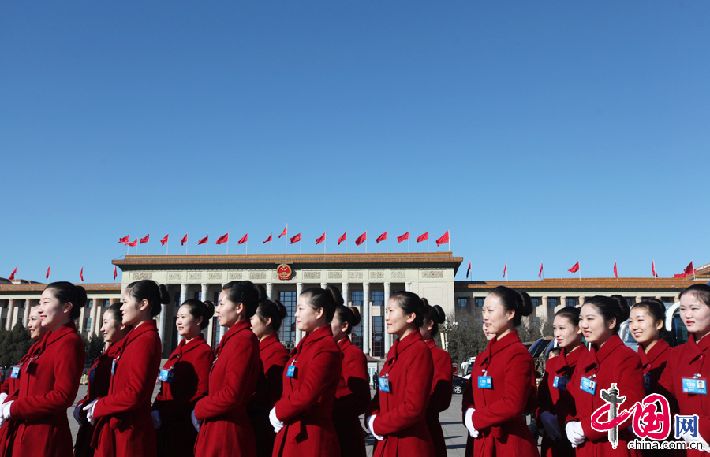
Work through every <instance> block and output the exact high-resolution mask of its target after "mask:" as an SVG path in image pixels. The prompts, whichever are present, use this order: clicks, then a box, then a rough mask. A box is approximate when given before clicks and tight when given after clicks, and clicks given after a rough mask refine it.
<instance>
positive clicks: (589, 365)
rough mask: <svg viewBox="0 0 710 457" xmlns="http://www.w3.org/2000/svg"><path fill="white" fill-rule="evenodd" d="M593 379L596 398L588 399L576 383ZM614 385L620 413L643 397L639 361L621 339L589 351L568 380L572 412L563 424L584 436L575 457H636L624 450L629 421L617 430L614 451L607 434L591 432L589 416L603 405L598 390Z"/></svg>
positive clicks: (614, 338) (591, 396)
mask: <svg viewBox="0 0 710 457" xmlns="http://www.w3.org/2000/svg"><path fill="white" fill-rule="evenodd" d="M594 375H596V377H595V378H594V380H595V381H596V383H597V385H596V394H595V395H591V394H589V393H586V392H584V391H582V389H581V388H580V383H581V379H582V377H583V376H584V377H587V378H591V377H592V376H594ZM612 382H614V383H616V385H617V387H618V388H619V395H621V396H625V397H626V401H625V402H624V403H622V404H621V406H620V409H627V408H630V407H631V406H632V405H633V404H634V403H636V402H637V401H640V400H642V399H643V397H644V396H645V393H644V390H643V374H642V371H641V359H640V358H639V356H638V354H636V353H635V352H634V351H632V350H631V349H629V348H628V347H627V346H626V345H624V343H623V342H622V341H621V339H620V338H619V337H618V336H616V335H614V336H612V337H611V338H609V339H608V340H607V341H606V343H604V344H603V345H602V347H601V348H599V349H597V348H596V347H594V346H593V347H592V349H591V350H590V351H589V352H588V353H587V354H585V355H584V357H581V358H580V359H579V361H578V362H577V367H576V369H575V370H574V374H573V375H572V379H570V381H569V383H568V384H567V390H568V391H569V393H570V394H571V395H572V398H574V409H575V411H573V412H570V416H571V417H568V420H567V422H569V421H570V420H575V421H580V422H581V423H582V430H583V431H584V436H585V437H586V438H587V439H586V441H584V443H582V444H581V445H580V446H579V447H577V456H578V457H581V456H585V457H586V456H628V455H640V454H639V453H638V451H636V450H630V449H628V448H627V445H626V443H627V442H628V440H629V439H633V438H634V436H633V433H632V432H629V431H628V429H627V427H628V426H629V425H630V424H631V422H630V421H627V422H625V423H624V424H623V425H622V426H621V427H619V444H618V446H617V448H616V449H613V448H612V447H611V443H610V442H609V439H608V434H607V432H597V431H595V430H594V429H592V426H591V415H592V413H593V412H594V411H595V410H596V409H597V408H599V407H600V406H602V405H604V403H605V402H604V401H603V400H602V399H601V397H600V393H601V390H602V389H608V388H609V387H610V386H611V383H612Z"/></svg>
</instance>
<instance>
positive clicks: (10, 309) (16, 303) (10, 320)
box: [5, 298, 30, 331]
mask: <svg viewBox="0 0 710 457" xmlns="http://www.w3.org/2000/svg"><path fill="white" fill-rule="evenodd" d="M20 303H22V306H23V313H22V325H23V326H25V327H27V321H28V320H29V315H30V299H29V298H25V299H14V298H10V299H8V300H7V318H6V319H5V330H8V331H9V330H12V328H13V327H14V326H15V325H17V321H18V319H19V318H20V316H19V313H20V308H19V307H20Z"/></svg>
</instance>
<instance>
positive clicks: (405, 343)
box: [387, 331, 422, 363]
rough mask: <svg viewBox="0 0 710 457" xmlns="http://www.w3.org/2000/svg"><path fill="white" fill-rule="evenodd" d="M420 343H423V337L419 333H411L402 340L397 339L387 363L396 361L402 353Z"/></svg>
mask: <svg viewBox="0 0 710 457" xmlns="http://www.w3.org/2000/svg"><path fill="white" fill-rule="evenodd" d="M418 341H422V335H421V334H420V333H419V332H418V331H417V332H412V333H410V334H409V335H407V336H405V337H404V338H402V339H401V340H400V339H396V340H395V341H394V343H393V344H392V347H391V348H390V351H389V352H388V353H387V362H388V363H389V362H390V361H392V360H396V359H397V357H399V355H400V354H401V353H402V352H404V351H406V350H407V349H409V348H410V347H411V346H412V345H413V344H415V343H416V342H418Z"/></svg>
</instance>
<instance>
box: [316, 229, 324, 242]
mask: <svg viewBox="0 0 710 457" xmlns="http://www.w3.org/2000/svg"><path fill="white" fill-rule="evenodd" d="M323 241H325V232H323V234H322V235H321V236H319V237H318V238H316V244H321V243H322V242H323Z"/></svg>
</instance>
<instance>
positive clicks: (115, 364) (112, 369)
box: [111, 359, 155, 376]
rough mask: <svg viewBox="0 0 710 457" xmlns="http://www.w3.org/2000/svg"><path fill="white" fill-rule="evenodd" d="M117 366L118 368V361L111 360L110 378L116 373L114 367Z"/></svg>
mask: <svg viewBox="0 0 710 457" xmlns="http://www.w3.org/2000/svg"><path fill="white" fill-rule="evenodd" d="M117 366H118V359H113V360H112V361H111V376H113V375H114V373H116V367H117ZM154 373H155V372H154Z"/></svg>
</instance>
